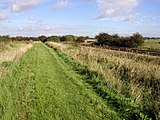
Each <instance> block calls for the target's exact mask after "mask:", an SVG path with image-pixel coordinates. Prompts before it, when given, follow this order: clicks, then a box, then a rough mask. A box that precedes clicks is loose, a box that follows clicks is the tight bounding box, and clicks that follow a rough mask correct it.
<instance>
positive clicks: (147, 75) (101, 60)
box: [58, 45, 160, 120]
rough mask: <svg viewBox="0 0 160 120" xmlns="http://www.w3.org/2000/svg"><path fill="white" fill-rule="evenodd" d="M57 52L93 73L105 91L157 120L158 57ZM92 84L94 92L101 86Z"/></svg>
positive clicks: (159, 102)
mask: <svg viewBox="0 0 160 120" xmlns="http://www.w3.org/2000/svg"><path fill="white" fill-rule="evenodd" d="M58 49H61V50H62V51H63V52H65V53H66V54H67V55H69V56H70V57H71V58H72V59H74V60H76V61H77V62H79V63H80V64H85V65H87V69H88V70H89V72H94V73H96V74H98V76H101V77H102V78H103V79H105V80H104V81H105V82H106V83H105V84H106V87H111V88H114V89H115V91H118V93H119V94H123V95H125V96H126V97H128V98H133V99H134V102H135V103H136V104H137V105H138V106H137V107H138V108H139V109H140V110H141V112H143V113H145V114H146V115H148V116H149V117H150V118H152V119H157V120H158V119H159V118H160V110H159V105H160V94H159V91H160V87H159V86H160V73H159V71H160V67H159V66H160V58H159V57H158V56H157V57H156V56H149V55H141V54H136V53H126V52H121V51H112V50H104V49H96V48H88V47H75V46H70V47H67V46H66V47H65V46H64V45H63V46H62V47H61V48H58ZM90 82H91V83H92V82H93V81H92V80H91V81H90ZM93 84H94V85H95V87H94V88H98V87H99V86H101V85H102V84H96V83H93ZM100 88H104V89H105V87H100ZM104 98H105V97H104Z"/></svg>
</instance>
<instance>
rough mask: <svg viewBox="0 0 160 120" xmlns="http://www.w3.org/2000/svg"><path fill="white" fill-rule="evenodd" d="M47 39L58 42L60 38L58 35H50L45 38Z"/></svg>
mask: <svg viewBox="0 0 160 120" xmlns="http://www.w3.org/2000/svg"><path fill="white" fill-rule="evenodd" d="M47 41H53V42H60V41H61V39H60V37H58V36H50V37H48V38H47Z"/></svg>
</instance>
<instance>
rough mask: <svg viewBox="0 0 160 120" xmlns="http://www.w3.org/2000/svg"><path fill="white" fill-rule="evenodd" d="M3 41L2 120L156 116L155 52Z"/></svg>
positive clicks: (159, 81) (158, 60) (159, 79)
mask: <svg viewBox="0 0 160 120" xmlns="http://www.w3.org/2000/svg"><path fill="white" fill-rule="evenodd" d="M1 46H3V47H1V48H3V49H1V52H0V56H3V57H0V61H1V62H0V69H1V71H2V73H5V74H3V75H1V79H0V94H1V97H0V119H2V120H10V119H12V120H17V119H19V120H25V119H27V120H39V119H42V120H45V119H46V120H103V119H104V120H121V119H126V120H141V119H142V120H149V119H153V120H154V119H157V120H158V119H159V118H160V107H159V106H160V94H159V93H160V72H159V71H160V57H158V56H149V55H143V54H142V55H141V54H136V53H125V52H120V51H113V50H102V49H97V48H89V47H82V46H75V45H66V44H61V43H54V42H48V43H47V45H45V44H44V43H41V42H37V43H35V44H25V43H23V44H22V43H21V44H20V43H8V44H3V45H1ZM22 48H23V49H22ZM11 51H12V53H15V54H10V53H11ZM13 51H17V52H13ZM7 55H8V56H7ZM12 55H13V56H12ZM4 56H5V57H4ZM6 56H7V58H6ZM17 56H18V57H17ZM4 68H5V69H7V71H5V70H4Z"/></svg>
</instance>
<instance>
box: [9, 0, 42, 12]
mask: <svg viewBox="0 0 160 120" xmlns="http://www.w3.org/2000/svg"><path fill="white" fill-rule="evenodd" d="M42 1H43V0H15V2H14V3H13V4H12V5H11V10H12V11H14V12H21V11H24V10H28V9H32V8H34V7H36V6H37V5H38V4H40V3H41V2H42Z"/></svg>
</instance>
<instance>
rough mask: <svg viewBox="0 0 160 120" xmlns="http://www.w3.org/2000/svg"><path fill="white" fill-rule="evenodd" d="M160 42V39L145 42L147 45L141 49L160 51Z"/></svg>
mask: <svg viewBox="0 0 160 120" xmlns="http://www.w3.org/2000/svg"><path fill="white" fill-rule="evenodd" d="M159 42H160V39H157V40H154V39H152V40H145V43H144V44H143V45H142V46H141V47H140V49H145V50H156V51H160V43H159Z"/></svg>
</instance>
